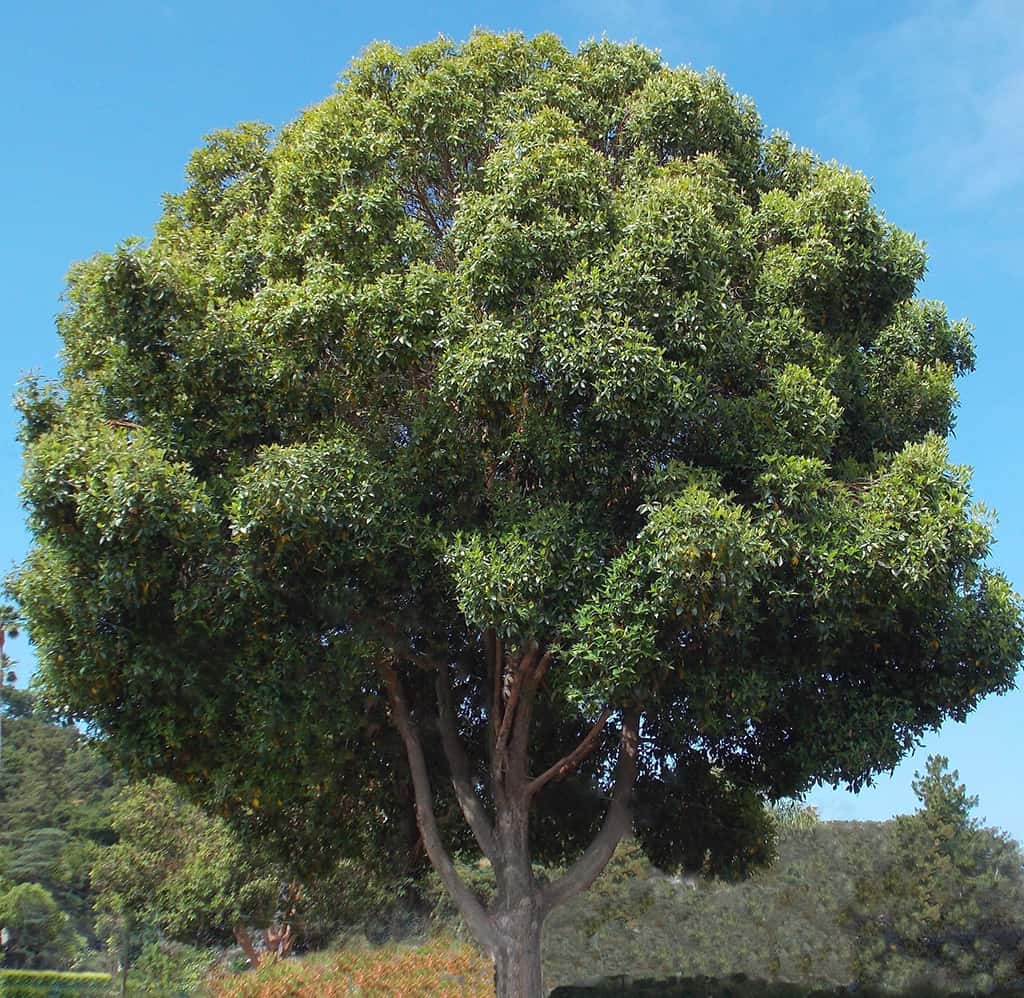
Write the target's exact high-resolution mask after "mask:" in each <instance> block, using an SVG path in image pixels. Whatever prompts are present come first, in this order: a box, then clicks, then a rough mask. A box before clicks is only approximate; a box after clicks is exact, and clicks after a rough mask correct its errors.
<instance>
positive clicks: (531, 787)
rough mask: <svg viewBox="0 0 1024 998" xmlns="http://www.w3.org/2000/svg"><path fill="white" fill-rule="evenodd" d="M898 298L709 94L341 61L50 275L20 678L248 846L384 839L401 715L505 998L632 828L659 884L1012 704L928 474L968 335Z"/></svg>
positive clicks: (746, 118) (481, 67)
mask: <svg viewBox="0 0 1024 998" xmlns="http://www.w3.org/2000/svg"><path fill="white" fill-rule="evenodd" d="M924 267H925V256H924V251H923V248H922V245H921V243H920V242H919V241H918V240H917V239H916V238H914V237H913V236H912V235H910V234H909V233H906V232H904V231H901V230H900V229H898V228H896V227H895V226H894V225H892V224H890V223H889V222H887V221H886V220H885V218H884V217H883V216H882V214H881V213H880V212H879V211H878V210H877V209H876V208H875V207H874V206H873V204H872V201H871V187H870V184H869V182H868V180H867V179H865V177H864V176H862V175H861V174H859V173H856V172H853V171H851V170H849V169H846V168H845V167H842V166H839V165H836V164H834V163H824V162H821V161H820V160H819V159H818V158H816V157H815V156H814V155H813V154H811V153H809V152H807V151H804V150H800V149H798V148H796V147H794V146H793V145H792V144H791V143H790V142H789V141H788V140H787V139H786V138H785V137H783V136H779V135H776V136H772V137H770V138H767V139H766V138H764V137H763V135H762V129H761V124H760V121H759V119H758V117H757V114H756V112H755V110H754V108H753V106H752V105H751V103H750V102H749V101H748V100H747V99H745V98H740V97H737V96H736V95H735V94H734V93H732V92H731V91H730V90H729V88H728V87H727V86H726V84H725V82H724V80H723V79H722V78H721V77H720V76H718V75H716V74H715V73H713V72H708V73H704V74H702V73H698V72H695V71H693V70H690V69H670V68H668V67H666V66H665V65H664V64H663V63H662V62H661V60H660V58H659V57H658V56H657V55H656V54H655V53H653V52H651V51H649V50H647V49H644V48H642V47H640V46H638V45H616V44H612V43H607V42H601V43H588V44H585V45H583V46H582V47H581V48H580V50H579V51H578V53H576V54H572V53H570V52H568V51H566V49H565V48H563V46H562V45H561V44H560V43H559V42H558V41H557V40H556V39H555V38H553V37H551V36H539V37H537V38H535V39H533V40H526V39H524V38H522V37H521V36H518V35H489V34H477V35H474V36H473V37H472V38H471V39H470V40H469V41H468V42H466V43H465V44H463V45H455V44H453V43H451V42H450V41H447V40H445V39H439V40H438V41H436V42H433V43H430V44H427V45H424V46H421V47H418V48H415V49H412V50H409V51H407V52H404V53H401V52H398V51H396V50H395V49H394V48H392V47H390V46H387V45H376V46H374V47H372V48H371V49H369V50H368V51H367V52H366V53H365V55H364V56H363V57H361V58H360V59H358V60H357V61H356V62H355V63H353V65H352V66H351V67H350V69H349V70H348V71H347V72H346V74H345V75H344V77H343V78H342V80H341V82H340V84H339V86H338V89H337V92H336V93H335V94H334V95H333V96H331V97H329V98H328V99H327V100H325V101H324V102H323V103H321V104H319V105H316V106H314V107H312V108H310V109H309V110H308V111H306V112H305V113H303V114H302V115H301V116H300V117H299V118H298V119H297V120H296V121H295V122H293V123H292V124H290V125H288V126H287V127H285V128H284V129H283V130H281V132H280V133H279V134H278V135H277V136H276V137H272V136H271V132H270V130H269V129H268V128H266V127H263V126H260V125H253V124H248V125H243V126H241V127H239V128H237V129H236V130H233V131H227V132H219V133H216V134H214V135H212V136H210V138H209V141H208V144H207V145H206V146H205V147H204V148H203V149H201V150H200V151H199V152H197V153H196V154H195V155H194V156H193V158H192V160H191V162H190V164H189V167H188V185H187V188H186V190H185V191H184V193H182V194H179V195H173V196H169V197H168V198H167V199H166V203H165V211H164V214H163V217H162V218H161V220H160V221H159V223H158V225H157V228H156V232H155V235H154V238H153V239H152V241H151V242H150V243H149V244H148V245H142V244H140V243H137V242H133V243H128V244H125V245H124V246H122V247H121V248H120V249H118V250H117V251H116V252H115V253H113V254H111V255H100V256H97V257H95V258H94V259H92V260H90V261H88V262H86V263H83V264H80V265H78V266H76V267H75V268H74V269H73V271H72V273H71V276H70V281H69V290H68V295H67V308H66V310H65V311H64V313H63V315H62V316H61V318H60V322H59V325H60V331H61V334H62V336H63V339H64V344H65V349H64V365H63V371H62V374H61V376H60V379H59V380H58V382H57V383H55V384H52V385H50V384H42V383H33V384H29V385H27V386H26V388H25V391H24V392H23V394H22V399H21V404H22V411H23V417H24V419H23V430H22V432H23V438H24V441H25V444H26V471H25V485H24V494H25V499H26V502H27V504H28V507H29V510H30V516H31V526H32V529H33V531H34V534H35V546H34V548H33V550H32V553H31V554H30V556H29V558H28V560H27V561H26V563H25V565H24V567H23V569H22V570H21V572H20V575H19V576H18V577H17V579H16V580H15V581H14V583H13V586H12V588H13V592H14V593H15V595H16V596H17V598H18V600H19V601H20V603H21V606H22V607H23V609H24V612H25V615H26V618H27V620H28V622H29V624H30V629H31V636H32V639H33V641H34V642H35V643H36V645H37V647H38V652H39V658H40V663H41V671H42V675H43V677H44V678H43V681H44V683H45V684H46V687H47V688H48V689H49V690H50V691H51V695H52V699H53V701H54V702H55V703H57V704H59V705H62V706H63V709H64V710H65V711H66V713H67V714H68V715H69V716H73V717H75V718H80V719H83V720H85V721H87V722H89V723H90V724H92V725H94V726H95V728H96V729H97V730H99V731H101V732H103V733H104V734H105V735H106V736H108V738H109V739H110V743H111V744H112V745H113V746H115V747H116V748H117V750H118V751H119V752H120V753H121V755H122V757H123V758H124V759H125V760H126V761H128V762H130V763H132V764H133V765H134V766H135V767H136V768H139V769H142V770H149V771H160V772H164V773H169V774H171V775H173V776H175V778H177V779H179V780H183V781H192V782H193V783H194V784H196V785H197V786H202V787H205V788H206V789H207V792H208V793H209V794H211V795H213V796H216V797H219V799H220V800H221V801H222V802H223V803H224V805H225V806H226V807H228V808H229V809H232V810H235V811H239V810H247V811H248V812H249V813H250V814H255V815H257V818H258V820H265V821H267V822H268V823H272V822H274V821H276V820H284V821H285V822H287V821H288V820H292V819H289V817H288V816H289V814H293V815H295V816H297V817H295V818H294V820H296V821H298V820H300V818H301V816H303V815H308V814H309V812H310V809H311V808H312V809H314V810H315V809H320V812H319V813H320V818H321V819H322V818H323V817H331V818H333V820H335V821H336V822H337V823H338V827H339V828H344V827H346V822H348V821H349V819H350V818H351V816H352V815H354V814H356V813H358V812H359V810H360V808H366V807H372V808H374V809H375V812H374V813H379V814H380V815H381V816H382V817H386V816H387V808H388V804H387V801H388V800H389V799H390V797H391V793H390V790H391V787H392V786H393V784H394V775H393V769H394V752H393V748H394V746H395V744H396V739H395V736H394V734H393V733H390V732H389V731H388V730H386V729H385V727H384V726H385V724H386V723H387V719H388V716H389V715H390V719H391V720H392V721H393V722H394V728H395V729H396V730H397V732H398V733H399V734H400V735H401V740H402V743H404V748H405V750H406V752H407V754H408V759H409V763H410V772H411V776H412V782H413V784H414V786H415V791H416V798H417V811H418V819H419V823H420V827H421V830H422V832H423V839H424V843H425V845H426V848H427V852H428V854H429V855H430V858H431V860H432V862H433V863H434V864H435V865H436V866H437V867H438V869H439V871H440V873H441V875H442V877H443V878H444V879H445V881H446V883H447V885H448V887H449V889H450V890H451V891H452V892H453V894H454V895H455V897H456V900H457V901H458V903H459V904H460V907H461V910H462V911H463V914H464V915H465V916H466V918H467V921H468V922H469V924H470V925H471V927H472V928H473V929H474V931H475V932H476V934H477V936H478V938H479V939H480V941H481V942H482V943H483V945H484V946H485V947H487V949H488V950H489V951H490V952H492V953H493V954H494V956H495V960H496V964H497V968H498V978H499V991H500V993H501V994H503V995H504V994H530V995H532V994H534V993H536V991H537V990H538V989H539V987H540V983H539V962H538V961H537V959H536V952H537V947H536V945H535V943H536V940H537V939H539V933H540V926H541V923H542V921H543V917H544V914H545V913H546V912H547V911H548V910H549V909H550V907H551V906H552V905H554V904H557V903H558V902H560V901H562V900H564V899H565V898H566V897H568V896H570V895H571V894H572V893H573V892H575V891H578V890H580V889H582V888H584V887H585V886H586V885H587V884H588V883H589V882H590V881H591V880H592V879H593V877H594V876H596V874H597V872H598V871H599V870H600V868H601V866H602V865H603V863H604V862H605V861H606V860H607V858H608V856H609V855H610V854H611V851H612V849H613V848H614V845H615V842H616V841H617V840H618V838H619V837H620V836H621V835H622V833H623V832H624V831H625V830H626V829H627V828H628V826H629V816H630V797H631V794H632V793H633V791H634V787H635V794H636V797H637V805H638V808H639V811H638V813H643V814H647V815H648V816H649V820H646V821H643V822H638V826H639V827H638V829H637V830H638V833H639V834H640V835H641V839H642V840H643V841H644V842H645V843H646V844H647V846H648V848H649V849H650V850H651V852H652V853H653V854H656V855H657V856H658V858H659V860H660V861H661V862H672V861H682V860H687V861H693V860H694V859H695V857H697V858H699V856H701V855H702V854H703V850H704V848H705V845H706V843H703V842H701V841H700V839H699V836H696V835H695V834H694V829H695V828H697V827H700V823H701V822H702V821H704V819H705V817H706V816H707V815H708V814H709V812H710V811H713V810H714V809H715V808H716V807H718V806H721V807H724V808H725V809H726V810H728V811H730V813H734V814H737V815H742V814H743V813H744V812H745V811H749V806H748V801H749V799H751V795H754V794H764V795H767V796H774V795H781V794H792V793H795V792H799V791H801V790H802V789H804V788H806V787H807V786H808V785H809V784H810V783H812V782H813V781H814V780H816V779H823V780H828V781H835V782H840V781H845V782H847V783H849V784H851V785H852V786H855V787H856V786H859V785H861V784H863V783H864V782H865V781H866V780H868V779H870V776H871V774H872V773H874V772H876V771H878V770H881V769H886V768H888V767H891V766H892V765H894V764H895V762H896V761H897V760H898V759H899V758H900V756H901V755H902V754H903V753H904V752H905V751H906V750H907V749H908V747H910V746H911V745H912V744H913V743H914V742H915V739H917V737H918V736H919V735H920V734H921V733H922V732H923V731H924V730H926V729H927V728H930V727H933V726H935V725H938V724H939V723H940V722H941V721H942V720H943V719H945V718H947V717H957V718H962V717H963V716H965V715H966V714H967V712H968V711H970V710H971V709H972V708H973V707H974V705H975V704H976V703H977V702H978V700H979V699H980V698H981V697H982V696H984V695H986V694H989V693H993V692H1001V691H1005V690H1007V689H1008V688H1009V687H1010V686H1011V685H1012V683H1013V679H1014V674H1015V671H1016V669H1017V665H1018V662H1019V660H1020V658H1021V654H1022V645H1024V627H1022V613H1021V604H1020V601H1019V598H1018V597H1017V596H1015V595H1014V594H1013V592H1012V591H1011V589H1010V587H1009V585H1008V583H1007V581H1006V580H1005V578H1003V576H1001V575H1000V574H998V573H997V572H995V571H992V570H990V569H988V568H986V567H984V562H985V559H986V556H987V554H988V550H989V544H990V539H991V533H990V526H989V521H988V519H987V518H986V516H985V515H984V513H983V512H982V511H979V510H978V509H976V508H975V507H973V506H972V503H971V498H970V494H969V480H968V472H967V471H966V470H965V469H964V468H961V467H955V466H950V464H949V463H948V455H947V450H946V446H945V443H944V438H945V437H946V436H947V435H948V434H949V433H950V431H951V428H952V425H953V412H954V408H955V405H956V392H955V390H954V380H955V378H956V377H957V376H958V375H960V374H962V373H963V372H965V371H967V370H969V369H970V368H971V367H972V364H973V359H974V353H973V347H972V341H971V336H970V333H969V329H968V327H967V326H966V325H965V324H964V323H963V322H955V321H951V320H950V319H949V318H948V317H947V314H946V311H945V309H944V308H943V306H942V305H941V304H938V303H936V302H929V301H922V300H919V299H916V298H915V297H914V294H915V287H916V285H917V282H918V281H919V280H920V278H921V276H922V274H923V273H924ZM442 748H443V750H444V755H445V756H446V757H447V760H448V768H449V772H448V773H447V774H446V775H444V776H442V775H441V774H440V773H439V772H438V771H437V768H436V767H433V766H430V767H428V765H427V763H426V761H425V755H424V753H434V754H433V756H428V758H429V757H433V758H438V757H439V753H440V751H441V749H442ZM428 769H433V770H434V772H433V774H432V775H433V779H432V780H431V778H430V777H431V774H430V773H428ZM449 777H450V782H449ZM563 779H568V780H571V781H573V784H572V785H573V786H575V788H576V791H578V792H577V793H575V794H570V793H568V792H565V793H563V791H562V787H557V788H556V787H555V783H556V781H559V780H563ZM445 783H449V786H448V789H447V792H452V788H454V794H455V798H456V799H457V800H458V803H459V805H460V806H461V808H462V811H463V812H464V814H465V816H466V818H467V821H468V823H469V825H470V826H471V827H472V830H473V833H474V836H475V838H476V840H477V842H478V844H479V847H480V848H481V850H482V851H483V852H484V854H486V855H487V856H488V858H490V859H491V860H492V862H493V863H494V867H495V872H496V876H497V888H498V890H497V894H496V899H495V901H494V904H493V906H492V909H491V910H490V911H484V910H483V908H481V907H480V905H479V904H478V903H477V901H476V900H475V899H474V897H473V896H472V894H471V893H470V892H469V891H468V890H467V889H466V888H465V887H464V885H462V884H461V882H460V881H459V880H458V877H457V875H456V873H455V870H454V868H453V867H452V864H451V863H450V861H449V857H448V852H447V851H446V848H445V843H444V836H441V835H439V834H438V831H437V822H436V820H435V816H434V809H433V808H432V805H431V793H432V792H434V793H437V792H439V791H441V790H442V784H445ZM562 786H565V784H563V785H562ZM602 795H604V797H606V798H608V799H609V800H610V803H608V802H607V801H602V800H601V797H602ZM567 800H574V801H578V802H579V804H580V807H579V809H577V810H572V811H571V815H572V817H573V818H574V820H568V816H569V814H570V811H569V809H567V808H566V807H565V806H564V804H565V801H567ZM606 803H607V807H605V804H606ZM559 805H563V806H562V807H561V808H560V807H559ZM290 809H291V810H290ZM531 814H533V816H534V817H533V820H532V822H530V821H529V816H530V815H531ZM553 816H554V817H553ZM556 819H557V820H556ZM302 820H305V819H304V818H302ZM710 825H711V826H712V827H713V826H714V822H711V823H710ZM599 828H600V831H598V829H599ZM595 833H596V837H595V838H593V841H591V838H592V837H593V836H594V835H595ZM588 841H590V842H591V844H590V845H589V846H588V847H587V848H586V850H585V851H584V852H583V855H582V856H581V857H580V859H579V861H578V863H577V864H576V865H574V866H572V867H571V868H570V870H569V872H568V873H567V875H566V877H565V878H564V879H563V880H561V881H556V882H554V883H551V884H548V885H547V886H545V887H543V888H541V887H540V886H539V885H537V884H536V883H534V881H533V876H532V873H531V870H530V865H529V857H530V855H531V850H532V853H533V855H535V856H536V855H537V854H538V851H540V852H544V853H547V854H560V853H561V854H571V853H572V852H573V851H574V850H579V849H581V848H583V846H585V845H586V844H587V842H588Z"/></svg>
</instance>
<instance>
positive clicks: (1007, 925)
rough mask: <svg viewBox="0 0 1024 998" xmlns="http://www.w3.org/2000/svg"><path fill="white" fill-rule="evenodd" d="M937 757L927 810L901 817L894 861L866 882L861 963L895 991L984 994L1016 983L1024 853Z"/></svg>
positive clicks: (925, 788) (923, 797)
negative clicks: (984, 818)
mask: <svg viewBox="0 0 1024 998" xmlns="http://www.w3.org/2000/svg"><path fill="white" fill-rule="evenodd" d="M948 765H949V760H948V759H946V757H945V756H941V755H933V756H929V758H928V762H927V764H926V767H925V772H924V774H923V775H922V774H921V773H917V774H915V775H916V777H917V779H916V780H915V781H914V793H915V794H917V798H918V800H919V801H920V807H919V808H918V810H917V811H916V812H915V813H914V814H911V815H901V816H900V817H898V818H897V819H896V823H895V833H894V840H895V841H894V849H893V854H892V858H891V860H890V862H889V864H888V866H887V867H886V869H885V870H884V871H882V874H881V876H880V877H879V878H877V880H876V879H874V878H872V879H871V880H866V881H863V882H861V884H860V885H859V887H858V902H859V905H858V913H857V914H858V919H857V920H858V922H859V925H860V932H859V937H858V946H859V950H860V953H859V959H858V963H859V969H860V973H861V976H862V978H863V979H865V980H869V981H873V982H877V983H880V984H882V985H884V986H887V987H895V988H906V987H909V986H912V985H914V984H931V985H933V986H941V987H944V988H947V989H954V988H956V989H970V990H972V991H974V990H976V991H983V990H986V989H990V988H991V987H992V986H993V985H994V984H1005V983H1008V982H1010V981H1012V980H1014V979H1015V978H1016V976H1017V971H1016V969H1015V967H1014V957H1015V952H1016V949H1017V946H1018V944H1019V942H1020V940H1021V939H1022V938H1024V856H1022V855H1021V852H1020V849H1019V848H1018V846H1017V843H1016V842H1014V841H1013V840H1012V839H1010V838H1009V837H1008V836H1006V835H1005V834H1004V833H1002V832H999V831H996V830H994V829H990V828H983V827H982V826H981V824H980V822H979V821H978V820H977V819H976V818H974V817H972V814H971V812H972V811H973V810H974V809H975V808H976V807H977V804H978V798H977V797H969V796H968V795H967V790H966V788H965V787H964V785H963V784H962V783H958V782H957V781H958V779H959V774H958V773H957V771H956V770H955V769H954V770H953V772H952V773H949V772H947V768H948Z"/></svg>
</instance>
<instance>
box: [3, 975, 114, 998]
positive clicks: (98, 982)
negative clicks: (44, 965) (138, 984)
mask: <svg viewBox="0 0 1024 998" xmlns="http://www.w3.org/2000/svg"><path fill="white" fill-rule="evenodd" d="M110 992H111V980H110V975H109V974H63V973H60V972H58V971H55V970H0V998H107V996H108V995H109V994H110Z"/></svg>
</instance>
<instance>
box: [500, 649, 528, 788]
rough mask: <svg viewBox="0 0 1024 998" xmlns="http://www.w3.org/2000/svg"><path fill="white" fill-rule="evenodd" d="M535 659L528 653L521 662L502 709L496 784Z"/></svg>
mask: <svg viewBox="0 0 1024 998" xmlns="http://www.w3.org/2000/svg"><path fill="white" fill-rule="evenodd" d="M535 657H536V656H535V653H533V652H528V653H527V654H526V655H524V656H523V657H522V658H521V659H520V660H519V668H518V669H517V670H516V674H515V676H514V677H513V679H512V686H511V688H510V689H509V691H508V700H506V701H505V706H504V707H503V708H502V709H501V725H500V726H499V728H498V736H497V738H496V739H495V743H494V759H493V760H492V763H491V765H492V768H493V771H494V778H495V782H498V781H499V780H500V777H501V772H502V768H503V767H504V761H505V749H506V748H507V747H508V738H509V735H510V734H511V733H512V722H513V721H514V720H515V716H516V708H517V707H518V705H519V697H520V695H521V694H522V692H523V684H524V683H525V682H526V680H527V678H528V677H529V673H530V670H531V669H532V668H533V660H534V658H535ZM498 704H499V705H500V704H501V692H500V691H499V693H498Z"/></svg>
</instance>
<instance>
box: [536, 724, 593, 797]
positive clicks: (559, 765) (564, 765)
mask: <svg viewBox="0 0 1024 998" xmlns="http://www.w3.org/2000/svg"><path fill="white" fill-rule="evenodd" d="M611 714H612V712H611V710H610V709H609V708H607V707H606V708H605V709H604V710H603V711H601V716H600V717H599V718H598V719H597V722H596V723H595V724H594V726H593V727H592V728H591V729H590V730H589V731H588V732H587V733H586V735H584V736H583V739H582V740H581V741H580V743H579V745H577V746H576V748H574V749H573V750H572V751H571V752H569V753H568V754H567V755H565V756H563V757H562V758H561V759H559V760H558V762H556V763H555V764H554V765H553V766H551V767H549V768H548V769H546V770H544V772H543V773H541V774H540V776H536V777H534V778H533V779H532V780H530V783H529V785H528V786H527V788H526V793H527V795H528V796H530V797H532V796H533V795H534V794H535V793H537V791H538V790H540V789H541V788H542V787H543V786H545V785H546V784H548V783H550V782H551V780H561V779H563V778H564V777H565V776H567V775H568V774H569V773H571V772H572V771H573V770H574V769H575V768H576V767H577V766H578V765H579V764H580V763H581V762H583V760H584V759H586V758H587V756H589V755H590V754H591V753H592V752H593V751H594V749H595V748H596V746H597V740H598V738H600V737H601V732H602V731H604V728H605V725H606V724H607V723H608V718H609V717H611Z"/></svg>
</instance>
